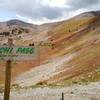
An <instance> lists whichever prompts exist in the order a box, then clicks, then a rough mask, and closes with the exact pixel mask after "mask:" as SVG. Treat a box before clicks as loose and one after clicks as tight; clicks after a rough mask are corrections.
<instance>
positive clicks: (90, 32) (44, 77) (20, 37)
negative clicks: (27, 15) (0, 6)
mask: <svg viewBox="0 0 100 100" xmlns="http://www.w3.org/2000/svg"><path fill="white" fill-rule="evenodd" d="M4 29H7V31H9V32H10V35H12V36H13V38H14V44H15V45H29V44H31V43H37V44H38V47H39V54H38V55H39V56H38V57H37V59H36V60H33V61H27V62H24V61H23V62H13V66H12V77H13V82H14V83H15V84H18V85H19V86H22V87H24V86H31V85H36V84H37V85H43V84H45V85H46V84H55V83H56V84H58V83H59V84H66V83H68V82H69V81H70V82H74V81H75V82H79V81H80V80H81V81H97V80H100V11H97V12H86V13H83V14H80V15H78V16H75V17H73V18H71V19H69V20H65V21H61V22H56V23H48V24H43V25H32V24H27V23H24V22H22V21H18V20H12V21H8V22H4V23H0V32H1V33H2V32H5V30H4ZM13 31H14V32H13ZM8 36H9V35H7V36H4V37H1V38H0V41H1V42H0V43H1V44H3V43H5V42H6V41H7V38H8ZM4 70H5V63H4V62H0V78H1V79H2V80H3V79H4ZM1 83H3V82H1Z"/></svg>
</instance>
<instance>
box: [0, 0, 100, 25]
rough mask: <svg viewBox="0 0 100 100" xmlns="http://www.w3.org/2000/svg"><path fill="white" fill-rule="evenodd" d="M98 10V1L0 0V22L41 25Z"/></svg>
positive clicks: (99, 0) (99, 1)
mask: <svg viewBox="0 0 100 100" xmlns="http://www.w3.org/2000/svg"><path fill="white" fill-rule="evenodd" d="M92 10H93V11H95V10H100V0H0V21H6V20H10V19H20V20H23V21H26V22H29V23H33V24H42V23H46V22H54V21H59V20H64V19H68V18H70V17H72V16H75V15H77V14H80V13H82V12H86V11H92Z"/></svg>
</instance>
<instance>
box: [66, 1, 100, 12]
mask: <svg viewBox="0 0 100 100" xmlns="http://www.w3.org/2000/svg"><path fill="white" fill-rule="evenodd" d="M98 3H99V4H100V0H77V1H75V0H70V1H69V3H66V4H69V5H71V7H72V8H73V9H74V10H75V9H81V8H90V7H92V6H96V5H97V4H98Z"/></svg>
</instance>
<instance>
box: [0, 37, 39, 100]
mask: <svg viewBox="0 0 100 100" xmlns="http://www.w3.org/2000/svg"><path fill="white" fill-rule="evenodd" d="M37 53H38V49H37V47H35V46H14V45H13V39H12V38H9V39H8V46H0V60H3V61H6V70H5V90H4V100H9V98H10V86H11V67H12V66H11V64H12V61H13V60H14V61H23V60H24V61H25V60H33V59H34V58H36V57H37Z"/></svg>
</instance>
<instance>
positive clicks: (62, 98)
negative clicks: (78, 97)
mask: <svg viewBox="0 0 100 100" xmlns="http://www.w3.org/2000/svg"><path fill="white" fill-rule="evenodd" d="M61 100H64V93H63V92H62V97H61Z"/></svg>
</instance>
